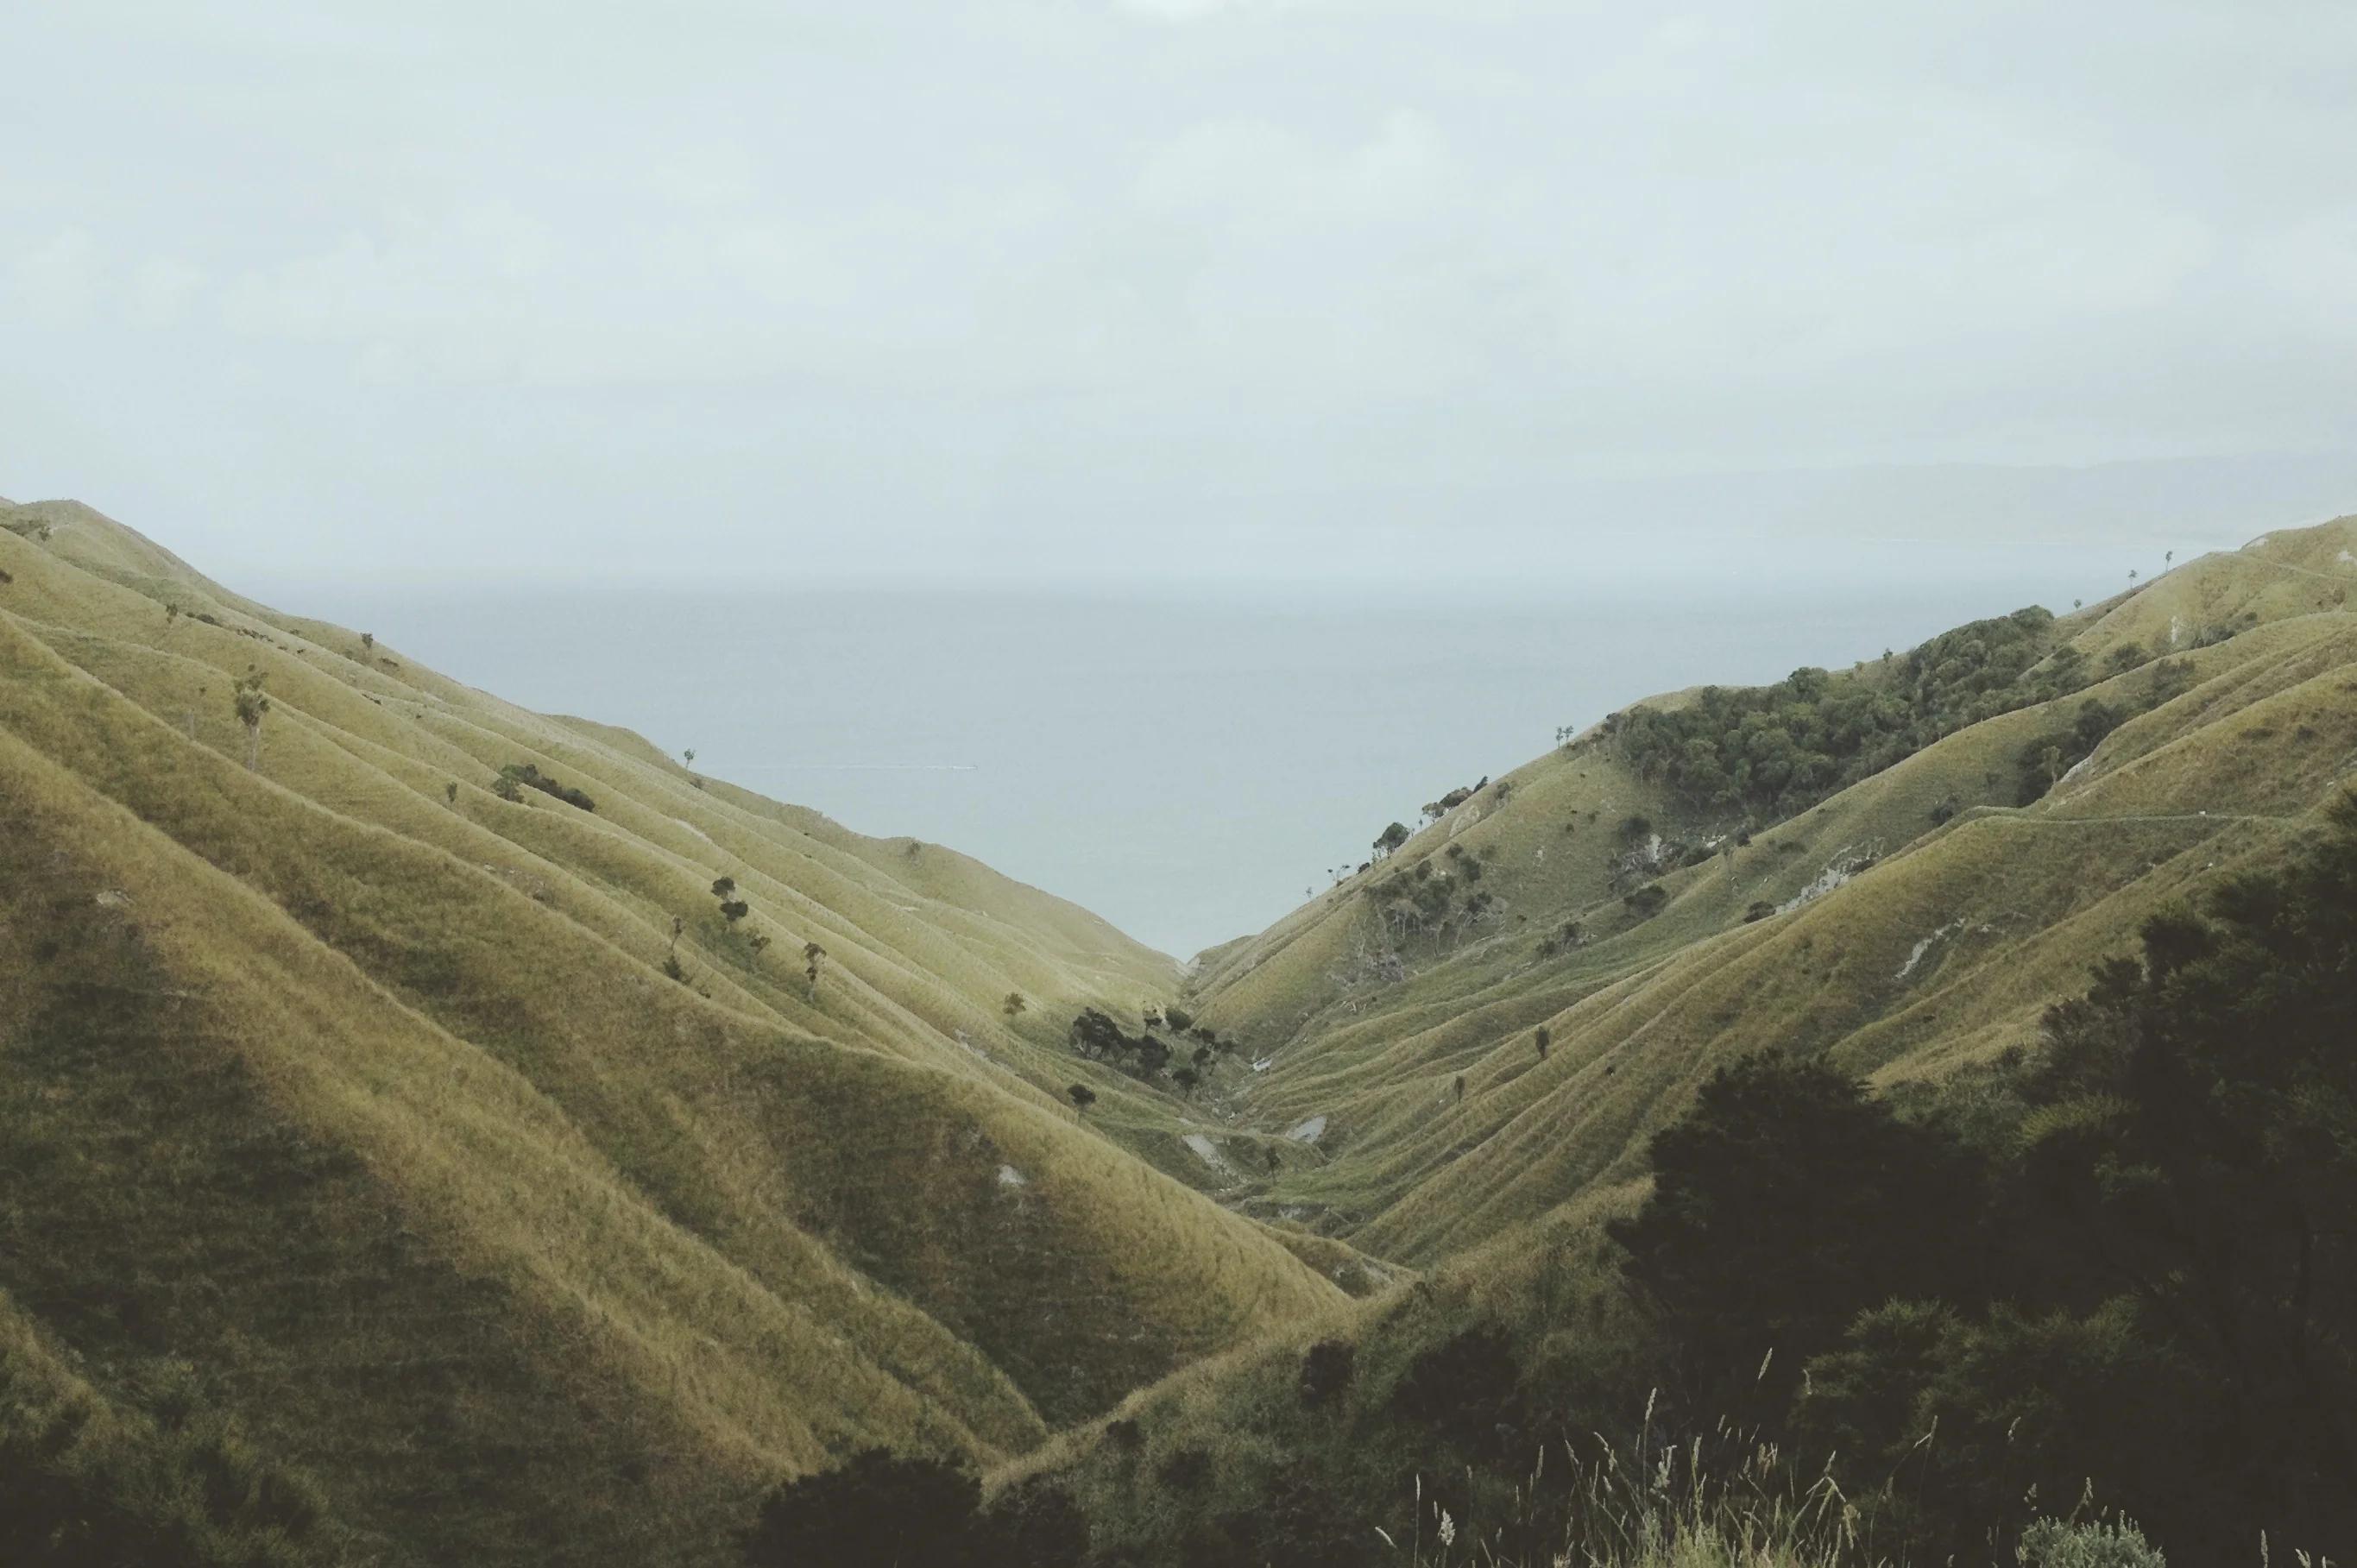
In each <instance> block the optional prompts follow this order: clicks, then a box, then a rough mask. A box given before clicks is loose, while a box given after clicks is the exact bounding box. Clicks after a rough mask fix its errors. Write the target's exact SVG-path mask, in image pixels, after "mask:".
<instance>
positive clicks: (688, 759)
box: [679, 746, 695, 768]
mask: <svg viewBox="0 0 2357 1568" xmlns="http://www.w3.org/2000/svg"><path fill="white" fill-rule="evenodd" d="M679 755H680V759H681V760H682V761H683V762H685V763H686V764H687V765H688V766H689V767H691V768H692V767H694V765H695V747H694V746H689V747H688V748H687V749H686V750H685V751H683V752H681V753H680V754H679Z"/></svg>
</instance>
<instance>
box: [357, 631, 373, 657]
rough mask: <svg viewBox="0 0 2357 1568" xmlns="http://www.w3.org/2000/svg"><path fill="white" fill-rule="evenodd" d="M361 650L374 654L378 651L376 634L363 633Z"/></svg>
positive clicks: (370, 632)
mask: <svg viewBox="0 0 2357 1568" xmlns="http://www.w3.org/2000/svg"><path fill="white" fill-rule="evenodd" d="M361 651H363V652H366V653H374V652H375V651H376V633H374V632H372V631H364V632H362V633H361Z"/></svg>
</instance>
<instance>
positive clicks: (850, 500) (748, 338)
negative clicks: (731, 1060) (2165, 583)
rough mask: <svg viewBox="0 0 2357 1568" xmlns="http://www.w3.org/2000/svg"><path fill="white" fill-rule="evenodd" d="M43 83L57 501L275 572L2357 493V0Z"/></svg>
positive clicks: (1302, 13)
mask: <svg viewBox="0 0 2357 1568" xmlns="http://www.w3.org/2000/svg"><path fill="white" fill-rule="evenodd" d="M0 60H5V62H6V67H7V76H8V87H7V90H6V92H5V98H0V366H5V375H0V493H5V494H8V495H10V496H13V497H15V498H16V499H29V498H31V497H34V496H43V495H55V494H73V495H79V496H81V497H82V498H83V499H89V500H91V501H92V502H93V503H95V504H98V505H100V506H101V507H102V508H103V509H105V510H109V511H112V512H113V513H114V514H115V515H117V516H120V517H122V518H124V521H129V522H132V523H133V524H134V525H135V526H138V527H141V528H143V529H145V530H146V531H147V532H151V533H153V534H155V535H156V536H157V537H159V538H161V539H163V540H164V541H165V542H167V543H169V544H171V545H172V546H174V547H175V548H177V549H179V550H180V551H181V552H182V553H184V554H187V555H188V556H189V557H190V558H191V559H193V560H195V561H196V562H197V563H198V564H200V565H201V566H203V567H204V568H206V569H207V570H210V571H211V572H212V573H213V574H214V575H217V576H221V577H223V578H225V579H227V580H229V581H231V582H232V583H239V582H241V581H252V580H255V579H270V580H290V581H293V580H302V579H305V578H326V577H330V576H335V575H348V574H353V573H364V574H371V575H378V576H381V577H384V578H387V579H401V578H416V579H420V580H447V579H449V578H451V577H453V576H458V575H464V576H467V577H469V578H478V579H481V578H489V579H500V578H516V577H532V576H538V577H550V576H560V577H561V576H582V577H608V578H612V577H629V576H632V575H664V576H674V577H678V576H686V577H693V576H699V575H701V576H724V575H725V576H727V577H729V578H730V579H732V580H735V581H739V582H742V581H748V580H759V579H763V578H770V577H785V576H789V575H792V574H794V573H796V572H804V573H816V572H844V573H863V572H865V573H887V574H906V575H931V574H937V573H942V572H952V571H957V570H961V569H964V568H967V567H972V566H976V565H980V566H985V567H989V568H992V569H994V570H998V571H1003V572H1007V573H1010V574H1024V573H1031V572H1035V571H1036V572H1042V573H1047V574H1049V575H1053V574H1056V573H1060V572H1065V571H1094V572H1104V573H1110V574H1114V575H1145V574H1152V573H1157V572H1164V571H1191V570H1200V569H1203V567H1202V563H1203V561H1204V560H1205V559H1206V558H1212V559H1215V560H1217V561H1218V562H1221V563H1224V565H1222V567H1221V569H1222V570H1226V569H1233V570H1238V571H1249V570H1252V569H1253V568H1254V563H1255V562H1258V563H1260V564H1261V565H1262V566H1264V567H1265V568H1266V569H1268V570H1277V569H1280V567H1283V568H1285V569H1291V568H1292V567H1298V566H1302V565H1303V564H1305V563H1307V564H1310V565H1314V564H1315V563H1316V562H1317V561H1318V559H1319V558H1320V556H1321V554H1332V553H1336V552H1341V553H1348V554H1351V556H1352V557H1353V558H1354V561H1355V562H1356V565H1357V567H1358V569H1361V570H1365V571H1368V572H1371V573H1372V574H1373V575H1378V576H1380V575H1386V574H1389V575H1396V576H1398V577H1399V578H1401V579H1402V580H1409V581H1413V580H1414V579H1415V575H1417V574H1418V573H1419V572H1421V571H1424V570H1427V569H1428V563H1429V562H1430V561H1431V560H1433V559H1435V558H1439V559H1443V560H1454V561H1462V560H1463V559H1465V558H1467V553H1465V552H1462V551H1459V550H1458V549H1457V548H1455V546H1456V544H1457V543H1458V542H1461V541H1463V540H1464V539H1466V538H1467V537H1468V532H1467V531H1468V530H1469V529H1471V530H1474V531H1475V532H1478V529H1479V528H1480V527H1482V526H1489V527H1495V528H1500V529H1504V530H1509V531H1512V530H1520V531H1523V534H1522V535H1521V536H1528V535H1529V534H1531V533H1532V532H1534V531H1536V532H1544V533H1545V534H1546V535H1547V537H1548V538H1550V539H1551V540H1553V541H1555V544H1556V545H1557V546H1558V547H1562V548H1564V549H1574V547H1576V546H1577V544H1578V543H1579V542H1581V541H1582V540H1584V539H1587V538H1588V537H1589V536H1590V535H1594V536H1596V537H1601V536H1602V535H1603V534H1605V533H1607V532H1609V531H1610V530H1611V529H1612V526H1613V524H1614V522H1615V521H1616V520H1615V518H1614V517H1613V516H1612V515H1610V514H1611V512H1612V508H1611V507H1609V505H1604V504H1600V503H1599V501H1598V498H1599V497H1604V498H1608V499H1609V497H1611V496H1613V495H1616V494H1620V493H1623V492H1621V491H1618V490H1615V489H1612V487H1613V486H1616V485H1625V484H1626V483H1627V482H1629V481H1630V480H1631V479H1632V478H1642V477H1645V476H1661V475H1668V476H1692V475H1714V474H1717V475H1724V474H1727V473H1733V472H1742V471H1746V470H1755V469H1789V468H1836V469H1838V468H1845V467H1851V466H1856V465H1892V464H1900V465H1905V464H1918V463H1955V462H1964V463H1994V464H2047V465H2058V464H2059V465H2080V464H2091V463H2100V462H2110V461H2116V460H2122V459H2151V458H2173V457H2188V456H2220V455H2249V454H2278V453H2293V454H2309V455H2311V456H2310V457H2309V458H2307V459H2303V460H2304V461H2309V462H2310V463H2311V464H2312V463H2313V460H2314V459H2313V456H2312V455H2314V454H2317V453H2320V452H2332V451H2346V450H2348V449H2350V448H2352V446H2357V433H2352V424H2353V423H2357V153H2352V149H2357V91H2352V83H2357V6H2352V5H2349V4H2347V3H2346V0H2320V3H2317V4H2301V3H2298V0H2259V3H2229V0H2217V3H2212V4H2183V3H2176V0H2133V3H2128V0H2116V3H2115V0H2102V3H2083V4H2074V5H2053V4H2050V3H2042V4H2019V5H2009V4H1977V5H1952V6H1937V7H1934V6H1917V5H1891V4H1889V3H1888V0H1857V3H1829V0H1807V3H1794V4H1787V5H1764V4H1763V5H1743V6H1729V7H1723V8H1717V9H1712V8H1688V7H1673V8H1651V7H1646V6H1642V5H1630V4H1612V5H1569V4H1523V3H1518V0H937V3H925V0H903V3H899V4H885V5H858V4H851V3H847V0H830V3H828V4H825V5H813V4H796V3H781V0H733V3H731V0H673V3H669V4H665V5H619V4H608V3H584V0H568V3H565V4H557V3H554V0H467V3H466V4H456V3H452V0H398V3H394V0H381V3H373V4H367V5H360V4H351V3H349V0H314V3H310V4H305V5H291V4H290V5H272V6H263V5H221V4H206V3H203V0H146V3H132V0H70V3H67V0H16V3H15V4H12V5H6V6H5V8H0ZM2270 471H2272V470H2270ZM2348 471H2349V472H2350V473H2352V474H2357V469H2350V470H2348ZM2303 472H2306V470H2303ZM2302 482H2306V481H2302ZM2335 482H2337V481H2335ZM1598 486H1602V487H1604V488H1602V489H1598ZM2147 488H2150V486H2149V484H2147ZM2327 488H2329V486H2328V487H2327ZM2162 489H2164V490H2165V489H2166V487H2165V486H2164V487H2162ZM1646 493H1648V494H1649V495H1653V496H1655V497H1656V498H1657V499H1658V497H1659V496H1662V495H1669V496H1673V497H1674V496H1678V495H1684V496H1685V497H1687V498H1688V501H1687V503H1685V504H1687V505H1688V507H1689V510H1696V511H1700V510H1711V509H1713V508H1718V507H1721V506H1723V502H1724V498H1725V496H1726V494H1727V491H1726V489H1724V487H1723V486H1722V487H1721V488H1720V489H1717V490H1712V489H1708V488H1707V487H1706V488H1705V489H1702V490H1695V489H1691V488H1689V489H1683V490H1681V489H1677V488H1676V487H1675V486H1673V487H1672V488H1671V489H1667V490H1661V489H1655V490H1649V491H1647V492H1646ZM2300 504H2301V505H2302V506H2305V505H2307V504H2308V502H2307V501H2305V500H2303V501H2302V502H2301V503H2300ZM2328 510H2330V509H2328ZM2338 510H2357V495H2352V496H2351V497H2350V499H2349V500H2348V502H2347V504H2346V505H2344V506H2342V507H2341V508H2339V509H2338ZM1663 517H1664V518H1666V519H1667V524H1665V526H1667V525H1674V524H1675V523H1676V522H1677V521H1678V514H1677V509H1676V507H1674V506H1670V507H1668V508H1667V510H1664V511H1663ZM1620 521H1625V519H1623V520H1620ZM1720 521H1721V522H1724V519H1723V518H1722V519H1721V520H1720ZM2263 521H2267V522H2276V521H2282V522H2288V521H2306V519H2302V518H2295V517H2282V518H2267V519H2265V520H2263ZM1763 526H1765V525H1763ZM1499 537H1504V538H1512V537H1517V535H1515V534H1513V533H1512V532H1507V533H1504V534H1501V535H1500V536H1499ZM1566 542H1568V544H1567V545H1566ZM1574 553H1576V550H1574ZM1563 558H1564V559H1566V560H1569V559H1572V558H1573V555H1572V554H1565V555H1564V556H1563ZM1483 559H1484V560H1485V561H1486V562H1488V565H1486V566H1485V567H1484V568H1483V569H1484V570H1494V571H1495V572H1497V573H1498V574H1500V575H1506V576H1511V575H1513V574H1514V572H1515V570H1516V567H1515V564H1514V561H1513V559H1512V553H1506V554H1505V555H1504V556H1502V557H1491V556H1484V557H1483ZM1371 563H1372V564H1371Z"/></svg>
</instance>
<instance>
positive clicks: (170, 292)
mask: <svg viewBox="0 0 2357 1568" xmlns="http://www.w3.org/2000/svg"><path fill="white" fill-rule="evenodd" d="M204 283H205V270H204V269H203V268H202V267H199V266H198V265H197V264H196V263H193V262H189V261H187V260H184V259H183V258H181V257H178V256H151V257H149V258H148V259H147V260H146V261H144V262H142V263H139V265H138V266H136V267H135V268H134V269H133V270H132V273H131V280H130V283H129V284H128V285H127V286H126V289H125V295H124V315H125V316H126V317H127V318H128V319H129V320H130V322H131V324H132V325H133V326H135V327H169V326H172V325H173V324H175V323H176V322H178V321H179V320H180V319H181V317H183V316H184V315H185V314H186V313H187V310H188V302H189V301H190V300H191V299H192V298H193V297H195V295H196V293H197V291H198V290H199V289H200V288H202V287H203V286H204Z"/></svg>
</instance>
